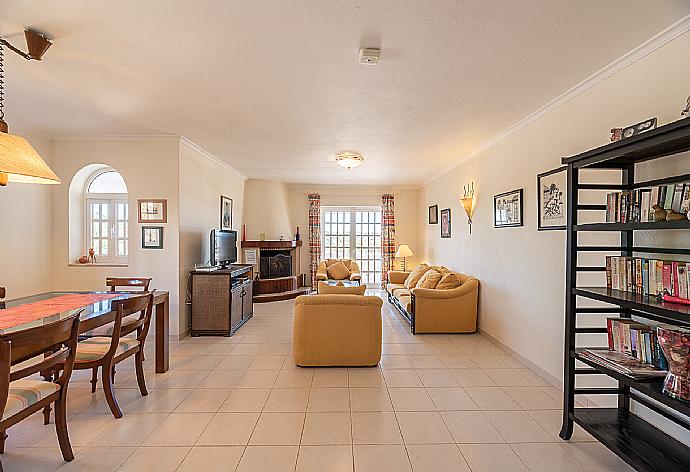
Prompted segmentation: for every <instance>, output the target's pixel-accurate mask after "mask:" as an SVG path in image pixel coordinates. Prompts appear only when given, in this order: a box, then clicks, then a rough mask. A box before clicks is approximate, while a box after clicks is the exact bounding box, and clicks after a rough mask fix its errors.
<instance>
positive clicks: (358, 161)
mask: <svg viewBox="0 0 690 472" xmlns="http://www.w3.org/2000/svg"><path fill="white" fill-rule="evenodd" d="M335 162H336V163H337V164H338V165H339V166H340V167H344V168H346V169H347V170H350V169H354V168H355V167H359V166H361V165H362V163H363V162H364V156H362V155H361V154H357V153H356V152H349V151H346V152H339V153H338V154H336V156H335Z"/></svg>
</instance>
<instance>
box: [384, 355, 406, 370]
mask: <svg viewBox="0 0 690 472" xmlns="http://www.w3.org/2000/svg"><path fill="white" fill-rule="evenodd" d="M380 365H381V368H382V369H411V368H412V363H411V362H410V360H409V359H408V358H407V356H381V362H380Z"/></svg>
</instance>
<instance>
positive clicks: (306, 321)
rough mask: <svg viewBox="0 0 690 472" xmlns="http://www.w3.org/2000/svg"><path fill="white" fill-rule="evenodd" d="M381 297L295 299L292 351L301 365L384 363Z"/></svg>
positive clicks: (339, 296)
mask: <svg viewBox="0 0 690 472" xmlns="http://www.w3.org/2000/svg"><path fill="white" fill-rule="evenodd" d="M382 305H383V300H381V298H380V297H370V296H363V295H312V296H309V295H302V296H300V297H297V298H296V299H295V319H294V326H293V328H294V329H293V335H292V336H293V341H292V350H293V356H294V358H295V363H296V364H297V365H298V366H303V367H307V366H355V367H356V366H374V365H377V364H378V363H379V361H380V360H381V306H382Z"/></svg>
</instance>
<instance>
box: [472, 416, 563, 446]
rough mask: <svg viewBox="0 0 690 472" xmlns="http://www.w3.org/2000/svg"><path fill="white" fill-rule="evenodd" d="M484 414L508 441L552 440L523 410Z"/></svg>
mask: <svg viewBox="0 0 690 472" xmlns="http://www.w3.org/2000/svg"><path fill="white" fill-rule="evenodd" d="M484 414H485V415H486V417H487V418H489V421H491V423H492V424H493V425H494V426H495V427H496V429H497V430H498V432H499V433H501V436H503V438H504V439H505V440H506V441H507V442H509V443H517V442H552V441H553V438H552V436H551V435H549V433H547V432H546V430H545V429H544V428H542V427H541V425H539V423H537V421H536V420H534V418H532V417H531V416H529V415H528V414H527V412H525V411H486V412H484Z"/></svg>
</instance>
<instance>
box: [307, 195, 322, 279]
mask: <svg viewBox="0 0 690 472" xmlns="http://www.w3.org/2000/svg"><path fill="white" fill-rule="evenodd" d="M309 256H310V258H309V262H310V267H311V286H312V288H313V289H316V269H317V268H318V267H319V262H321V195H319V194H318V193H310V194H309Z"/></svg>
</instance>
